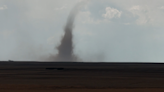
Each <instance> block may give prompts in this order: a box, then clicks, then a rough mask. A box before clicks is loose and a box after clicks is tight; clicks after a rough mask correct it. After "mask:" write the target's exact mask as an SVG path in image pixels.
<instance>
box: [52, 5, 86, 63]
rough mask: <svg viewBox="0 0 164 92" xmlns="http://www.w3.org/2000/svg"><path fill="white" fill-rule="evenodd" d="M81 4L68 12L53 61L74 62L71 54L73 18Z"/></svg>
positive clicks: (74, 57)
mask: <svg viewBox="0 0 164 92" xmlns="http://www.w3.org/2000/svg"><path fill="white" fill-rule="evenodd" d="M82 5H83V4H82V3H79V4H77V5H76V6H75V7H74V8H73V9H72V10H71V12H70V14H69V16H68V19H67V22H66V26H65V28H64V32H65V33H64V36H63V38H62V40H61V44H60V45H59V46H58V47H57V49H58V55H57V56H56V57H55V60H58V61H75V60H76V59H77V57H76V56H75V55H74V54H73V49H74V46H73V41H72V39H73V35H72V30H73V28H74V21H75V17H76V15H77V13H78V11H79V9H80V8H81V6H82Z"/></svg>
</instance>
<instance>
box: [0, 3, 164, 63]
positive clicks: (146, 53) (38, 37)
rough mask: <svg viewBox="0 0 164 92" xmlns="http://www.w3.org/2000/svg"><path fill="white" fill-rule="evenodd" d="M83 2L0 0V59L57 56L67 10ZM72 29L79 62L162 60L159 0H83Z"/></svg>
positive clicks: (163, 6) (163, 10) (163, 9)
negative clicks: (83, 3) (83, 4)
mask: <svg viewBox="0 0 164 92" xmlns="http://www.w3.org/2000/svg"><path fill="white" fill-rule="evenodd" d="M81 1H84V0H0V60H9V59H10V60H44V58H46V57H48V56H50V55H55V54H57V49H56V48H55V47H57V46H59V44H60V40H61V38H62V36H63V34H64V30H63V29H64V26H65V24H66V20H67V17H68V15H69V12H70V11H71V9H72V8H73V7H74V6H75V5H76V4H77V3H78V2H81ZM85 1H86V5H85V6H84V7H83V8H82V9H81V10H80V11H79V14H78V16H77V17H76V21H75V25H74V30H73V36H74V38H73V43H74V47H75V48H74V53H75V54H76V55H77V56H78V57H79V58H80V59H82V60H83V61H99V62H100V61H105V62H111V61H112V62H117V61H118V62H164V0H85Z"/></svg>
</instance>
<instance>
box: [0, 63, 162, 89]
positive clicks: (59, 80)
mask: <svg viewBox="0 0 164 92" xmlns="http://www.w3.org/2000/svg"><path fill="white" fill-rule="evenodd" d="M0 91H1V92H164V64H162V63H82V62H0Z"/></svg>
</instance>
